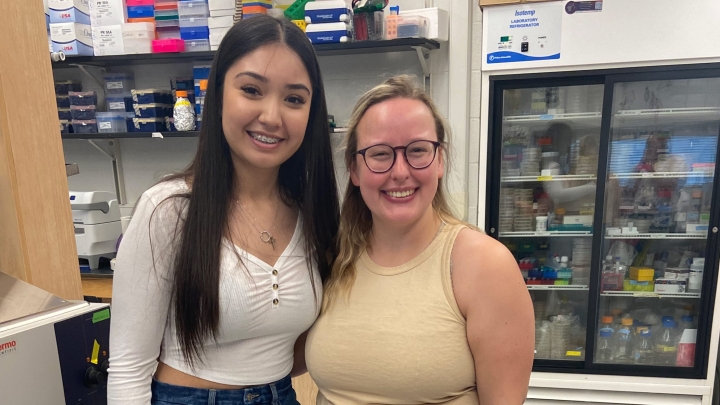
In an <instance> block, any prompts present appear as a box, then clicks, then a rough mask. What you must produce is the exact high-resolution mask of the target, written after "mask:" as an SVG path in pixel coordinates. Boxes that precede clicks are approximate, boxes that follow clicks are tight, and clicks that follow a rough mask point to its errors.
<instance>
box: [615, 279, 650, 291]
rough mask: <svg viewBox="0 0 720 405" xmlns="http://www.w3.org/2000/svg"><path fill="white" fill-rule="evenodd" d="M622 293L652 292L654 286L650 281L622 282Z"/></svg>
mask: <svg viewBox="0 0 720 405" xmlns="http://www.w3.org/2000/svg"><path fill="white" fill-rule="evenodd" d="M623 291H639V292H653V291H655V284H653V283H652V282H650V281H636V280H623Z"/></svg>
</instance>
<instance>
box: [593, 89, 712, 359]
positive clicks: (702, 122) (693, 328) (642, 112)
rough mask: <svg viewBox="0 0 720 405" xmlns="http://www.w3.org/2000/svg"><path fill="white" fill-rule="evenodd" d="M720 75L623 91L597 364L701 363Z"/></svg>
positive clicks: (613, 129) (616, 116)
mask: <svg viewBox="0 0 720 405" xmlns="http://www.w3.org/2000/svg"><path fill="white" fill-rule="evenodd" d="M719 107H720V78H698V79H681V80H662V81H645V82H621V83H617V84H616V85H615V87H614V89H613V105H612V118H611V126H610V150H609V158H608V174H607V183H606V193H605V209H604V219H603V222H604V223H603V230H604V231H603V232H604V234H603V235H602V240H603V244H602V254H603V257H602V258H598V260H602V265H601V266H600V274H598V277H599V278H600V282H599V284H598V285H599V288H600V292H599V295H600V300H599V307H598V318H599V319H596V320H595V322H597V331H598V334H597V336H596V337H595V353H594V357H593V358H594V362H595V363H611V364H624V365H631V366H632V365H643V366H665V367H692V366H693V365H694V361H695V357H696V356H695V353H694V352H695V342H696V336H698V328H699V330H700V331H701V333H702V331H705V330H706V329H705V328H706V327H708V325H698V315H699V313H700V302H701V300H700V298H701V296H702V294H705V293H706V292H707V289H709V288H711V286H705V285H703V284H702V281H703V272H704V271H709V270H708V269H706V267H705V263H704V258H705V254H706V252H708V248H709V247H708V246H707V232H708V224H709V221H710V211H711V204H712V196H713V192H714V191H713V177H714V171H715V160H716V150H717V141H718V131H719V130H720V108H719Z"/></svg>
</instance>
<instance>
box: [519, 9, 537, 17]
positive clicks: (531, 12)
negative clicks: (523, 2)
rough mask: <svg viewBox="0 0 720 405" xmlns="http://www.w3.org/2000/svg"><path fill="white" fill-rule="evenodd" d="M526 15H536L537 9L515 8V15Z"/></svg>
mask: <svg viewBox="0 0 720 405" xmlns="http://www.w3.org/2000/svg"><path fill="white" fill-rule="evenodd" d="M525 15H531V16H532V15H535V10H515V17H521V16H525Z"/></svg>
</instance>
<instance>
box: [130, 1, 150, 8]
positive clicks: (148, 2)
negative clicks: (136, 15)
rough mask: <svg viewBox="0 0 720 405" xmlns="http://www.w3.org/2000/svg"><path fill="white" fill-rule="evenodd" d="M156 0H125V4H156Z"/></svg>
mask: <svg viewBox="0 0 720 405" xmlns="http://www.w3.org/2000/svg"><path fill="white" fill-rule="evenodd" d="M155 2H156V0H125V4H126V5H127V6H128V7H136V6H154V5H155Z"/></svg>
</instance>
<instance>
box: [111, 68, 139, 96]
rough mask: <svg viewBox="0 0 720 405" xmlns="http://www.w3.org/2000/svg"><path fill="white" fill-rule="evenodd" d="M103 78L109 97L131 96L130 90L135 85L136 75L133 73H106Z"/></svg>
mask: <svg viewBox="0 0 720 405" xmlns="http://www.w3.org/2000/svg"><path fill="white" fill-rule="evenodd" d="M103 79H104V80H105V95H106V96H107V97H112V96H114V95H117V96H129V95H130V90H132V88H133V87H135V76H134V75H133V74H132V73H106V74H104V75H103Z"/></svg>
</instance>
